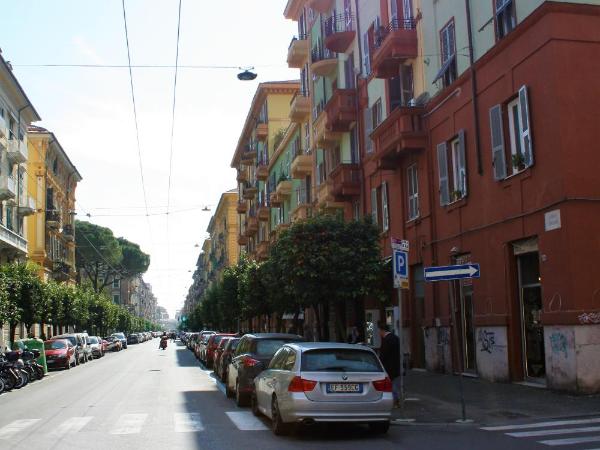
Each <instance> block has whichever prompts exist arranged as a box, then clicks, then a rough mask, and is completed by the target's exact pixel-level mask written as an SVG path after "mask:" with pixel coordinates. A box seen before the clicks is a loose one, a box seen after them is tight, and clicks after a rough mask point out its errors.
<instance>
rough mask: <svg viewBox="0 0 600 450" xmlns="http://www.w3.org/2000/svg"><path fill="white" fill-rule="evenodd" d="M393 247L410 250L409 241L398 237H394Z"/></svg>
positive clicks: (394, 248) (405, 250)
mask: <svg viewBox="0 0 600 450" xmlns="http://www.w3.org/2000/svg"><path fill="white" fill-rule="evenodd" d="M391 243H392V249H393V250H402V251H404V252H407V251H408V248H409V242H408V241H407V240H405V239H396V238H392V241H391Z"/></svg>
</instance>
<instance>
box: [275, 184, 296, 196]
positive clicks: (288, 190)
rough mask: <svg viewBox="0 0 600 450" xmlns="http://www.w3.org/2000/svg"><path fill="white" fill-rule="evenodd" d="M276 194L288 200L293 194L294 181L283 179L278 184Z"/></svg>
mask: <svg viewBox="0 0 600 450" xmlns="http://www.w3.org/2000/svg"><path fill="white" fill-rule="evenodd" d="M275 193H276V194H277V196H278V197H280V198H287V197H289V196H290V195H291V194H292V180H287V179H281V180H279V183H277V187H276V188H275Z"/></svg>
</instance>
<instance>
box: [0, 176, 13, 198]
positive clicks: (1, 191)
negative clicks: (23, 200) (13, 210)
mask: <svg viewBox="0 0 600 450" xmlns="http://www.w3.org/2000/svg"><path fill="white" fill-rule="evenodd" d="M15 193H16V191H15V180H14V178H13V177H9V176H8V175H0V200H7V199H9V198H15Z"/></svg>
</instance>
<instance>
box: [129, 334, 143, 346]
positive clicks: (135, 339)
mask: <svg viewBox="0 0 600 450" xmlns="http://www.w3.org/2000/svg"><path fill="white" fill-rule="evenodd" d="M141 339H142V338H141V336H139V335H137V334H135V333H131V334H130V335H129V336H127V344H139V343H140V342H141V341H140V340H141Z"/></svg>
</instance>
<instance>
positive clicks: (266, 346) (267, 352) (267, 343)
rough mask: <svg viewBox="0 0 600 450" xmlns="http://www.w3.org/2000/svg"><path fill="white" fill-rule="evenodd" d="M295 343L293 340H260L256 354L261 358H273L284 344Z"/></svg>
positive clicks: (257, 342) (257, 343)
mask: <svg viewBox="0 0 600 450" xmlns="http://www.w3.org/2000/svg"><path fill="white" fill-rule="evenodd" d="M288 342H294V340H293V339H259V340H257V341H256V354H257V355H260V356H273V355H274V354H275V353H276V352H277V350H279V349H280V348H281V347H283V344H287V343H288Z"/></svg>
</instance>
